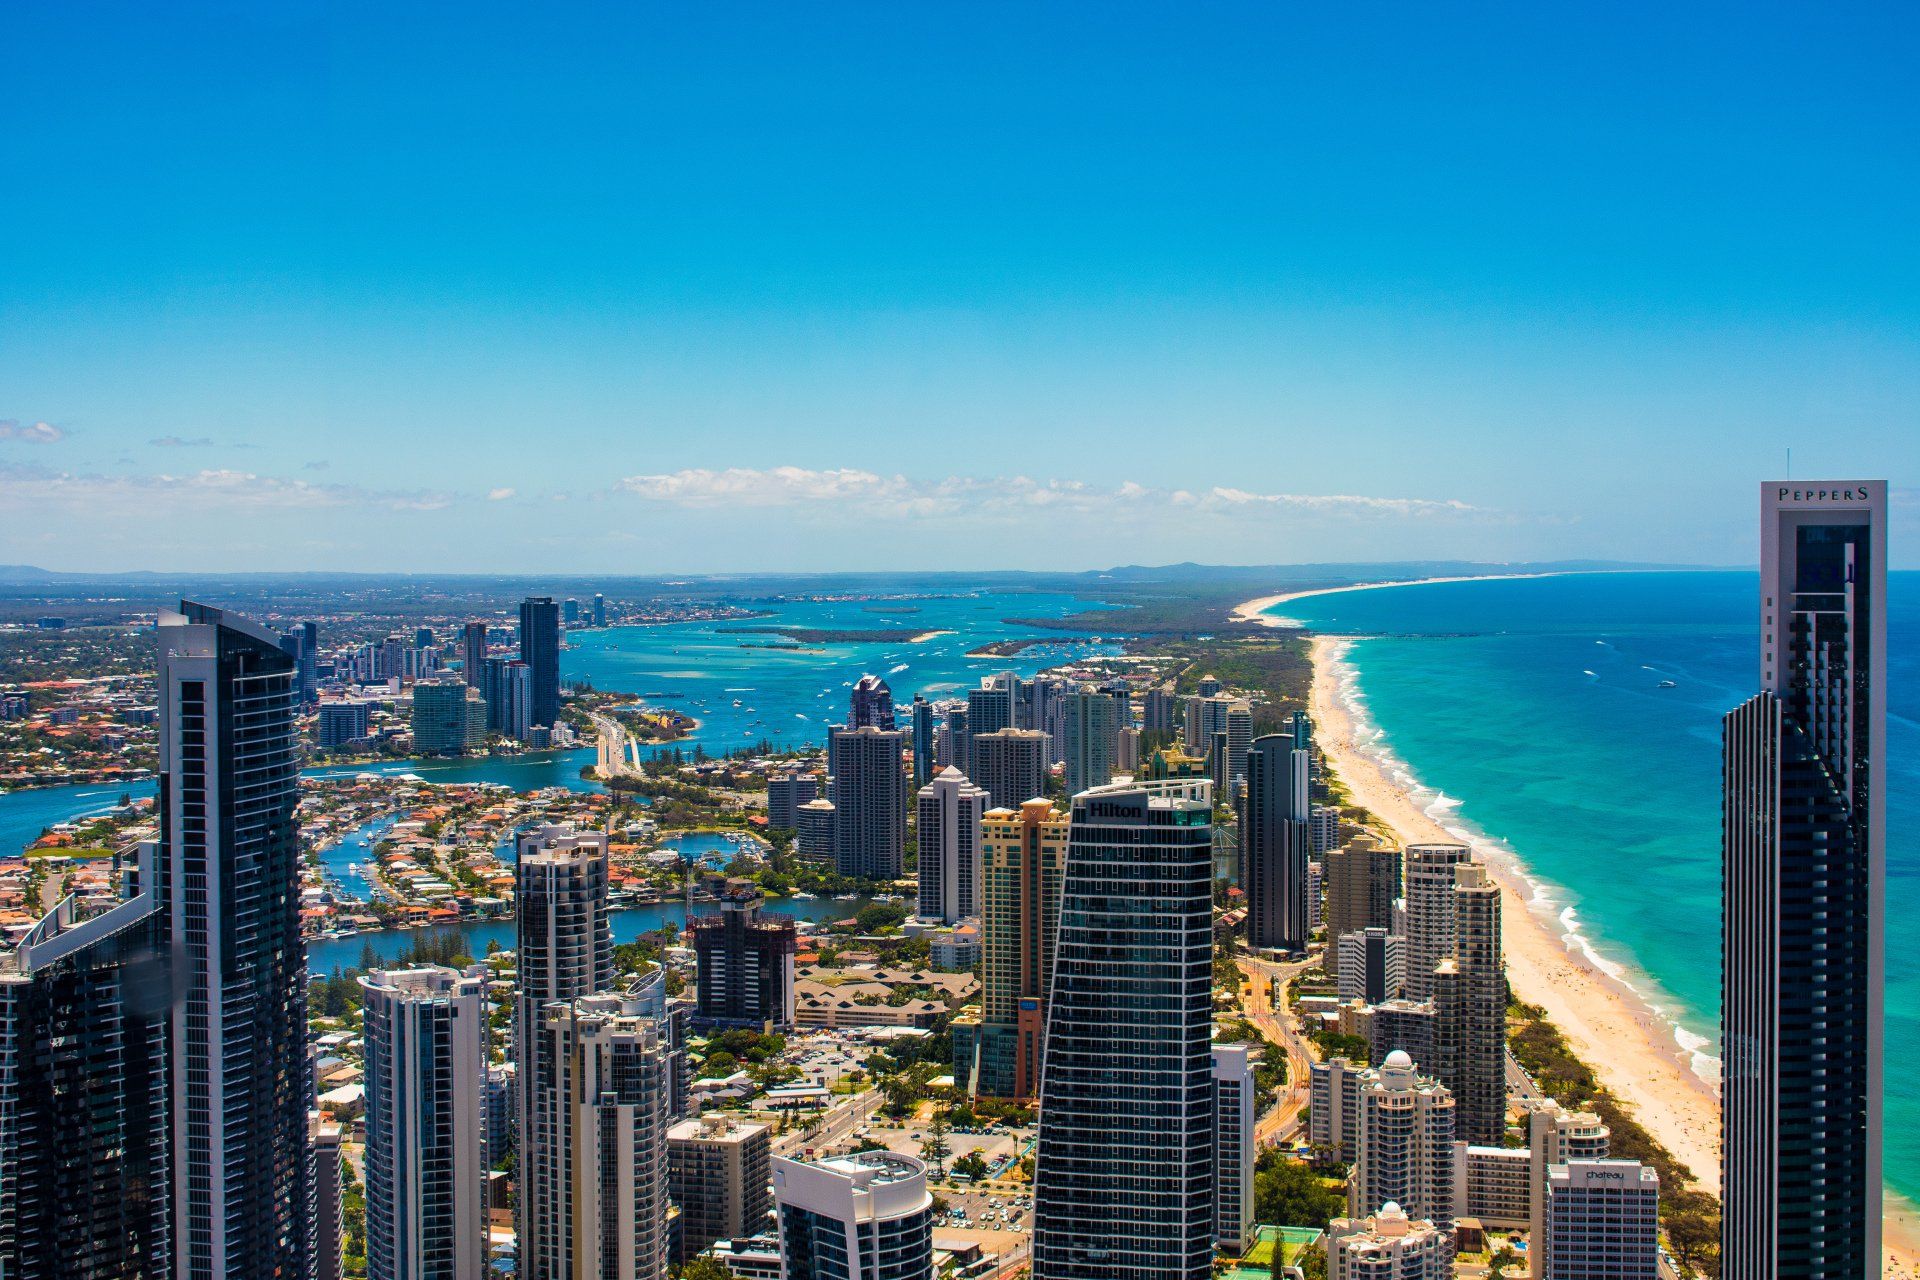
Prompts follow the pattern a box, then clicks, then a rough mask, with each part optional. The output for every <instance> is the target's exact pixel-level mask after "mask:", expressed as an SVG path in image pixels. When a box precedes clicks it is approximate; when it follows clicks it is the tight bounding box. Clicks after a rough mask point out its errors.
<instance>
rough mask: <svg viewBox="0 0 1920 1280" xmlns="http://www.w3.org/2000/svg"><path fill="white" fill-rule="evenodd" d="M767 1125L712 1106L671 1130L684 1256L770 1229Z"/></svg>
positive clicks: (671, 1178) (671, 1185)
mask: <svg viewBox="0 0 1920 1280" xmlns="http://www.w3.org/2000/svg"><path fill="white" fill-rule="evenodd" d="M772 1181H773V1141H772V1136H771V1134H770V1133H769V1131H768V1129H767V1126H766V1125H764V1124H751V1123H748V1122H746V1121H744V1120H742V1119H740V1118H739V1117H737V1116H729V1115H724V1114H721V1113H718V1112H710V1113H708V1114H707V1115H703V1116H701V1117H700V1118H699V1119H697V1120H685V1121H682V1122H681V1123H679V1124H676V1125H675V1126H673V1128H671V1129H669V1130H667V1185H668V1189H669V1191H670V1192H671V1193H672V1197H673V1202H674V1203H675V1204H676V1205H679V1206H680V1257H681V1258H682V1259H685V1258H691V1257H693V1256H694V1255H695V1254H698V1253H699V1252H700V1251H701V1250H702V1249H705V1248H706V1247H707V1246H708V1245H710V1244H712V1243H713V1242H714V1241H715V1240H743V1239H745V1238H746V1237H748V1236H752V1235H758V1234H759V1233H760V1232H761V1231H764V1230H765V1229H766V1224H767V1210H768V1209H770V1208H772V1207H773V1196H772V1194H771V1192H770V1190H769V1184H770V1183H771V1182H772Z"/></svg>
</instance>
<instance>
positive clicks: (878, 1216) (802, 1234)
mask: <svg viewBox="0 0 1920 1280" xmlns="http://www.w3.org/2000/svg"><path fill="white" fill-rule="evenodd" d="M773 1198H774V1202H775V1204H776V1205H777V1206H778V1211H779V1220H780V1257H781V1260H782V1265H783V1267H784V1273H785V1276H786V1280H932V1278H933V1196H932V1194H931V1193H930V1192H928V1190H927V1171H926V1166H925V1165H923V1164H921V1163H920V1162H919V1161H918V1160H915V1159H914V1158H913V1157H912V1156H903V1155H896V1154H894V1153H893V1152H891V1151H861V1152H857V1153H855V1154H853V1155H848V1156H835V1157H832V1158H829V1159H826V1160H821V1161H818V1162H817V1163H814V1164H807V1163H805V1162H803V1161H799V1160H789V1159H785V1158H783V1157H778V1156H776V1157H775V1158H774V1160H773Z"/></svg>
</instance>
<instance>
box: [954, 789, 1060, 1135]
mask: <svg viewBox="0 0 1920 1280" xmlns="http://www.w3.org/2000/svg"><path fill="white" fill-rule="evenodd" d="M1067 830H1068V823H1067V815H1066V814H1064V813H1061V812H1059V811H1058V810H1056V809H1054V807H1053V806H1052V805H1051V804H1049V803H1048V802H1047V801H1045V800H1029V801H1027V802H1026V803H1025V804H1023V805H1021V806H1020V808H1019V811H1018V812H1013V811H1009V810H1006V809H993V810H989V811H988V813H987V816H986V818H985V819H984V820H982V822H981V824H980V844H981V850H982V854H981V857H982V864H983V868H984V871H983V876H982V881H983V883H982V890H981V916H980V939H981V955H980V985H981V1000H980V1020H979V1021H978V1022H973V1021H971V1020H967V1019H960V1020H956V1021H955V1022H954V1024H953V1055H954V1077H955V1079H956V1080H958V1081H959V1082H960V1086H961V1088H963V1089H965V1090H966V1091H968V1092H969V1093H974V1094H980V1095H983V1096H986V1097H989V1098H1017V1099H1027V1098H1031V1097H1033V1096H1034V1094H1035V1093H1036V1092H1037V1091H1038V1090H1039V1087H1040V1056H1041V1047H1042V1044H1043V1042H1044V1039H1045V1036H1046V1002H1047V992H1048V991H1049V990H1050V989H1051V987H1052V983H1053V945H1054V934H1055V932H1056V931H1057V930H1058V928H1059V923H1060V885H1061V881H1062V879H1063V878H1064V877H1065V875H1066V866H1067Z"/></svg>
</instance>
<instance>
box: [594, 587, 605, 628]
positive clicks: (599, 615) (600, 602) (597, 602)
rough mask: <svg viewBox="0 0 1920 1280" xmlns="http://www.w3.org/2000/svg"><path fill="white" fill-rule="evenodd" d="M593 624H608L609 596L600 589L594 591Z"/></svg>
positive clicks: (602, 625) (598, 625) (601, 625)
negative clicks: (602, 593)
mask: <svg viewBox="0 0 1920 1280" xmlns="http://www.w3.org/2000/svg"><path fill="white" fill-rule="evenodd" d="M593 625H594V626H596V627H604V626H606V625H607V598H606V597H605V596H603V595H601V594H600V593H599V592H598V591H596V592H594V593H593Z"/></svg>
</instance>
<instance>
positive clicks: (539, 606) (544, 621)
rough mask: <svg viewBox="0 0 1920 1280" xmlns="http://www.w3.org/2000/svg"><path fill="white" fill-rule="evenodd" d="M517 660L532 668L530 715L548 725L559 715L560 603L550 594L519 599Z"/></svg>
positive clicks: (555, 721) (537, 722)
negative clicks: (518, 646) (518, 650)
mask: <svg viewBox="0 0 1920 1280" xmlns="http://www.w3.org/2000/svg"><path fill="white" fill-rule="evenodd" d="M520 661H522V662H524V663H526V664H527V666H528V667H529V668H531V669H532V670H531V679H532V681H533V701H532V719H533V723H535V724H544V725H548V726H551V725H553V724H555V723H557V722H558V721H559V719H560V607H559V606H558V605H556V604H555V603H554V602H553V597H552V596H528V597H527V598H526V599H525V600H522V601H521V602H520Z"/></svg>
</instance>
